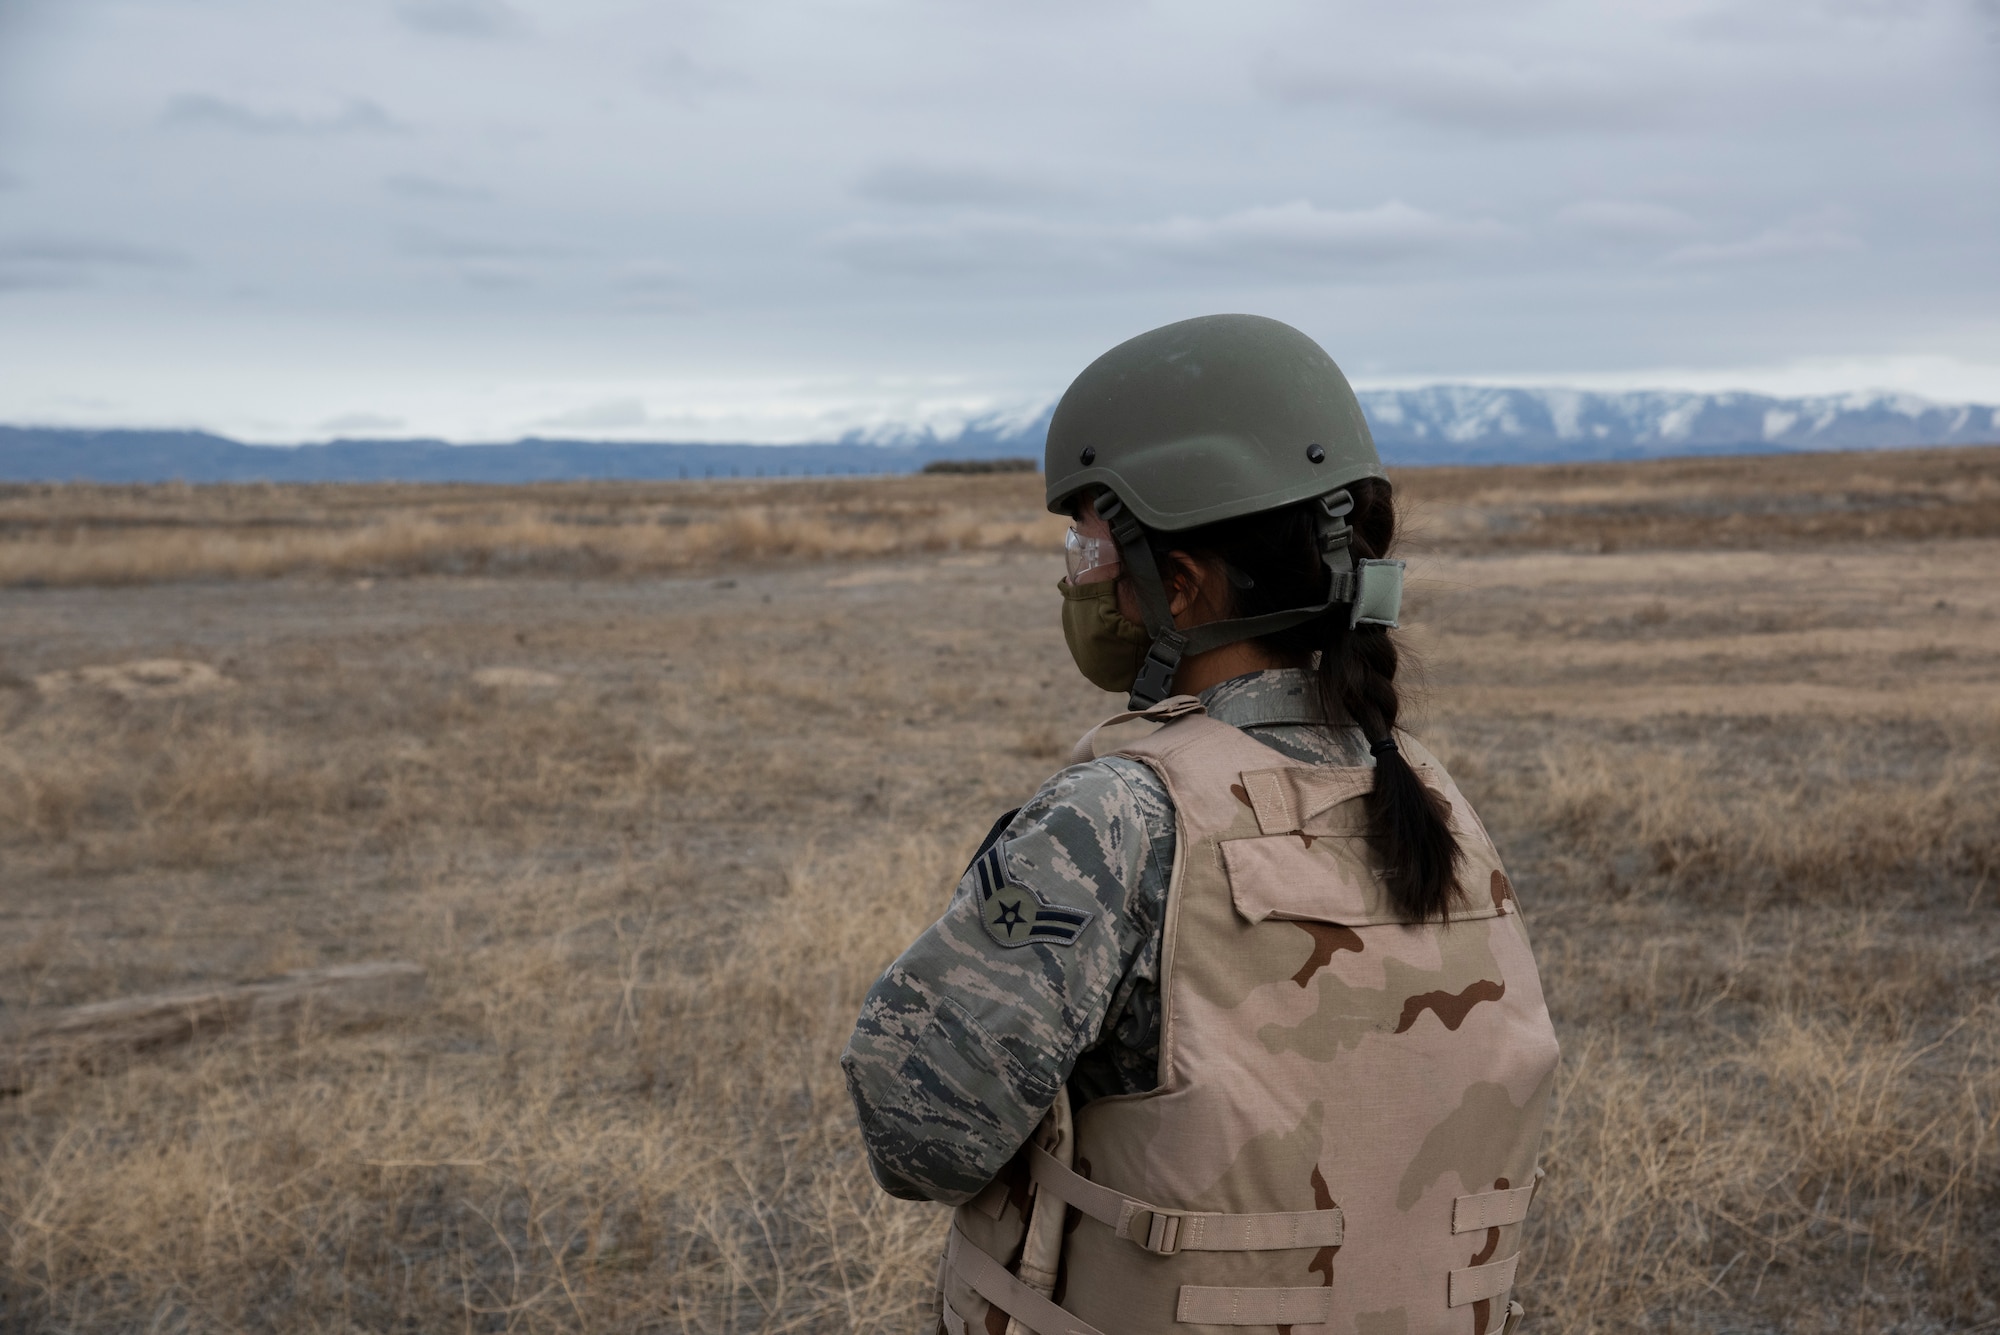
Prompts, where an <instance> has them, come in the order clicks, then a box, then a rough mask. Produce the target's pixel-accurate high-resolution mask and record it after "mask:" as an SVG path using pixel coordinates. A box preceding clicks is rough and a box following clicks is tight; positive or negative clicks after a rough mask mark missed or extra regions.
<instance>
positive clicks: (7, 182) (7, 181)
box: [0, 167, 21, 191]
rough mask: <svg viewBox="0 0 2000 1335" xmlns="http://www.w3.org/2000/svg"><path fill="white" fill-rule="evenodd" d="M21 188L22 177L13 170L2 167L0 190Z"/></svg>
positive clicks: (0, 170) (0, 171) (0, 168)
mask: <svg viewBox="0 0 2000 1335" xmlns="http://www.w3.org/2000/svg"><path fill="white" fill-rule="evenodd" d="M20 188H21V178H20V177H18V176H16V175H15V174H14V173H13V172H10V171H8V170H7V169H6V168H5V167H0V191H7V190H19V189H20Z"/></svg>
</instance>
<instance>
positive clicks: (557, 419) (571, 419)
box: [536, 399, 652, 431]
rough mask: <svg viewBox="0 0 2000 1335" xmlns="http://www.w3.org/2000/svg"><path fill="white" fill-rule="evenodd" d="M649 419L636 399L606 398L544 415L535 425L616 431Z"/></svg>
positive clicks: (565, 428) (643, 406)
mask: <svg viewBox="0 0 2000 1335" xmlns="http://www.w3.org/2000/svg"><path fill="white" fill-rule="evenodd" d="M651 420H652V417H651V415H650V414H649V413H648V412H647V411H646V405H645V404H644V403H642V402H640V401H639V400H638V399H607V400H605V401H604V402H602V403H593V404H590V405H589V406H588V407H583V408H572V409H571V410H570V411H568V412H566V413H557V414H556V415H555V416H553V417H544V418H542V419H541V421H540V422H538V423H537V424H536V425H538V426H552V427H559V428H562V429H563V430H568V431H616V430H618V429H620V428H623V427H635V426H644V425H646V423H647V422H649V421H651Z"/></svg>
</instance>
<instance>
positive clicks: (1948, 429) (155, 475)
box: [0, 385, 2000, 482]
mask: <svg viewBox="0 0 2000 1335" xmlns="http://www.w3.org/2000/svg"><path fill="white" fill-rule="evenodd" d="M1361 403H1362V407H1363V409H1364V411H1366V413H1367V414H1368V420H1369V423H1370V425H1371V426H1372V428H1373V429H1374V432H1375V440H1376V443H1377V445H1378V446H1379V447H1380V449H1381V451H1382V457H1383V458H1384V459H1385V460H1387V461H1388V463H1389V464H1390V465H1391V466H1403V467H1409V466H1415V465H1423V464H1503V463H1534V462H1550V461H1576V460H1586V459H1634V458H1650V457H1655V456H1661V455H1674V454H1751V453H1765V452H1771V451H1779V450H1836V449H1891V448H1898V447H1903V446H1913V445H1973V444H1989V443H1993V444H2000V408H1996V407H1992V406H1989V405H1985V404H1970V403H1961V404H1941V403H1933V402H1930V401H1928V400H1925V399H1919V398H1915V397H1912V396H1910V395H1904V394H1849V395H1837V396H1828V397H1821V398H1795V399H1780V398H1772V397H1769V396H1767V395H1762V394H1747V393H1732V394H1700V393H1691V392H1689V393H1680V392H1674V391H1667V390H1639V391H1630V392H1624V393H1599V392H1592V391H1585V390H1569V389H1519V388H1493V387H1486V386H1474V385H1433V386H1429V387H1426V388H1422V389H1385V390H1368V391H1365V392H1363V393H1362V394H1361ZM1051 411H1052V409H1049V408H1045V409H1043V410H1042V411H1041V412H1039V413H1035V412H1029V413H1020V412H1015V413H1010V414H994V415H992V416H989V417H985V418H975V419H973V420H971V421H967V422H963V423H961V424H957V425H954V426H953V427H951V428H949V429H948V430H944V431H940V430H938V429H936V428H935V427H925V428H922V429H908V428H905V429H895V428H891V429H888V430H875V431H870V432H868V433H866V434H865V435H864V434H861V433H856V434H853V435H849V436H847V437H844V438H843V439H840V440H837V441H827V442H819V443H811V444H801V445H748V444H732V443H727V442H717V443H685V442H677V443H660V444H643V443H633V442H625V441H617V442H613V441H592V440H545V439H538V438H529V439H525V440H518V441H514V442H512V443H510V444H492V445H453V444H449V443H447V442H445V441H440V440H333V441H327V442H325V443H324V444H317V445H245V444H241V443H239V442H237V441H233V440H228V439H226V438H224V437H221V436H215V435H210V434H207V433H205V432H198V431H132V430H107V431H92V430H76V429H69V428H58V427H0V480H4V481H18V482H60V481H69V480H83V481H96V482H152V481H167V480H170V479H175V478H179V479H182V480H185V481H189V482H243V481H256V480H265V479H268V480H270V481H278V482H311V481H350V482H361V481H374V480H384V481H386V480H398V481H454V482H460V481H463V482H528V481H546V480H558V479H566V478H674V477H728V476H741V477H752V476H766V475H768V476H783V475H797V474H800V473H810V474H815V475H819V474H827V473H901V472H910V471H913V470H915V469H918V468H921V467H922V466H923V465H924V464H926V463H929V462H932V461H935V460H942V459H980V458H998V457H1018V456H1027V457H1030V458H1034V459H1037V460H1039V459H1040V457H1041V454H1042V444H1043V441H1044V439H1045V438H1046V437H1047V434H1048V425H1049V414H1050V412H1051Z"/></svg>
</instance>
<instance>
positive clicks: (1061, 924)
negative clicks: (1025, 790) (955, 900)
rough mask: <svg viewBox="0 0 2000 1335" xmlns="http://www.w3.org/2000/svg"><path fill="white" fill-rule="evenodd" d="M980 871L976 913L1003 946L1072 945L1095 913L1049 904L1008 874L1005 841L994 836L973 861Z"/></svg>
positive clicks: (988, 932) (990, 934)
mask: <svg viewBox="0 0 2000 1335" xmlns="http://www.w3.org/2000/svg"><path fill="white" fill-rule="evenodd" d="M972 865H973V868H974V870H976V871H977V872H978V873H979V916H980V918H981V920H982V921H984V922H985V924H986V932H987V935H989V936H991V937H992V938H993V939H994V940H995V941H998V942H999V943H1000V944H1001V945H1003V946H1009V947H1012V946H1025V945H1027V944H1028V943H1029V942H1030V941H1041V942H1045V943H1046V944H1048V945H1052V946H1071V945H1075V944H1076V938H1077V937H1078V936H1080V935H1081V934H1082V932H1083V929H1084V928H1085V927H1087V926H1089V925H1090V920H1091V919H1092V918H1095V917H1096V916H1097V915H1096V914H1095V913H1089V912H1085V911H1084V910H1082V909H1073V908H1068V907H1066V906H1064V905H1061V904H1051V903H1049V902H1048V901H1047V900H1045V899H1043V898H1042V897H1041V896H1040V895H1038V894H1036V893H1035V892H1034V891H1033V890H1031V889H1029V888H1028V887H1027V886H1025V885H1022V884H1021V883H1020V882H1018V881H1015V880H1012V879H1010V878H1009V876H1008V873H1007V841H1006V840H1005V839H997V840H995V841H994V843H993V846H992V847H991V848H988V849H987V850H986V851H985V852H984V853H981V854H980V855H979V857H978V858H977V859H975V860H974V862H973V864H972Z"/></svg>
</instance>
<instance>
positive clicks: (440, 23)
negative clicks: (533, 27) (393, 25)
mask: <svg viewBox="0 0 2000 1335" xmlns="http://www.w3.org/2000/svg"><path fill="white" fill-rule="evenodd" d="M396 17H397V18H399V19H401V20H402V21H403V23H404V24H405V25H407V26H408V27H410V28H412V29H414V30H416V31H417V32H421V33H427V34H430V35H432V36H437V37H478V38H492V37H508V36H512V35H513V34H514V33H516V32H519V31H520V30H521V28H522V23H521V16H520V14H519V13H517V12H516V11H515V10H514V8H513V7H512V6H511V5H507V4H503V3H502V2H501V0H406V3H404V4H400V5H397V6H396Z"/></svg>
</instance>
